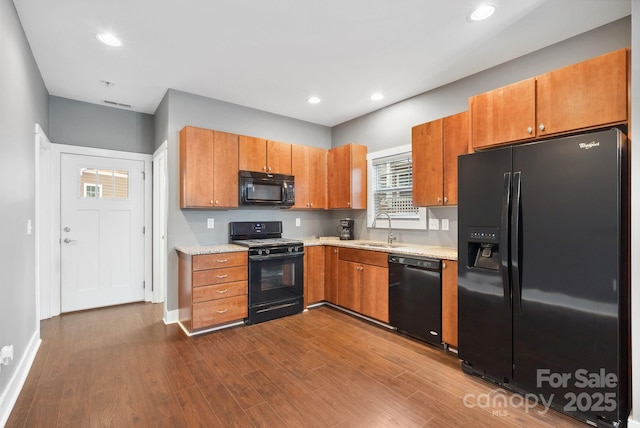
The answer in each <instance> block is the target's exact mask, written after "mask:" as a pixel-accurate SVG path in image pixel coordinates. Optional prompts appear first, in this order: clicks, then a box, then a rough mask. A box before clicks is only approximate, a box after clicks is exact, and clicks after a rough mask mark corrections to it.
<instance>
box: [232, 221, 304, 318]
mask: <svg viewBox="0 0 640 428" xmlns="http://www.w3.org/2000/svg"><path fill="white" fill-rule="evenodd" d="M229 240H230V242H231V243H233V244H237V245H243V246H245V247H248V248H249V316H248V318H247V321H246V322H247V324H255V323H259V322H263V321H268V320H271V319H275V318H280V317H283V316H286V315H293V314H297V313H300V312H302V309H303V302H302V297H303V256H304V244H303V243H302V242H301V241H298V240H293V239H286V238H282V222H281V221H266V222H231V223H230V224H229Z"/></svg>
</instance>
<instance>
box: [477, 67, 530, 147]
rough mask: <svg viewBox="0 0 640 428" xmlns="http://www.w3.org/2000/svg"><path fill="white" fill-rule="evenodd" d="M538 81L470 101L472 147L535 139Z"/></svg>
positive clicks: (479, 96) (514, 86)
mask: <svg viewBox="0 0 640 428" xmlns="http://www.w3.org/2000/svg"><path fill="white" fill-rule="evenodd" d="M535 102H536V79H535V78H531V79H527V80H523V81H521V82H517V83H513V84H511V85H507V86H503V87H501V88H498V89H494V90H493V91H489V92H485V93H482V94H478V95H475V96H473V97H471V98H469V111H470V112H471V144H472V146H473V148H475V149H477V148H482V147H488V146H492V145H498V144H503V143H508V142H512V141H518V140H526V139H528V138H531V137H534V136H535V126H536V125H535V124H536V109H535Z"/></svg>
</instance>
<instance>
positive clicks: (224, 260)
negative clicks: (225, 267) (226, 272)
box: [216, 259, 229, 263]
mask: <svg viewBox="0 0 640 428" xmlns="http://www.w3.org/2000/svg"><path fill="white" fill-rule="evenodd" d="M216 261H217V262H218V263H226V262H228V261H229V259H222V260H216Z"/></svg>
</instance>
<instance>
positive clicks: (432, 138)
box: [411, 119, 443, 207]
mask: <svg viewBox="0 0 640 428" xmlns="http://www.w3.org/2000/svg"><path fill="white" fill-rule="evenodd" d="M411 158H412V164H413V165H412V170H413V205H415V206H422V207H424V206H430V205H442V179H443V175H442V173H443V163H442V119H438V120H434V121H431V122H427V123H423V124H422V125H417V126H414V127H413V128H412V129H411Z"/></svg>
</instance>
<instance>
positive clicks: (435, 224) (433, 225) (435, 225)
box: [429, 218, 440, 230]
mask: <svg viewBox="0 0 640 428" xmlns="http://www.w3.org/2000/svg"><path fill="white" fill-rule="evenodd" d="M429 230H440V220H438V219H437V218H430V219H429Z"/></svg>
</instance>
